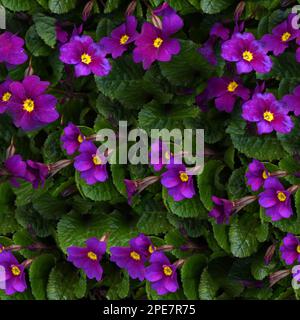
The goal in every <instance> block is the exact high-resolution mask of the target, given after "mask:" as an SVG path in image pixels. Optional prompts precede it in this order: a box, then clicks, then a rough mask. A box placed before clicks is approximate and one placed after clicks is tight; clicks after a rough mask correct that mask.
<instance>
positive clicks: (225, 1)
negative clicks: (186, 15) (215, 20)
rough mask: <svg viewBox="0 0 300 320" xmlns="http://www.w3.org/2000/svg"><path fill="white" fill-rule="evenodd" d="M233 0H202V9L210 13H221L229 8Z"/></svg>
mask: <svg viewBox="0 0 300 320" xmlns="http://www.w3.org/2000/svg"><path fill="white" fill-rule="evenodd" d="M232 3H233V0H201V2H200V4H201V9H202V10H203V11H204V12H205V13H208V14H215V13H219V12H221V11H223V10H225V9H227V8H228V7H229V6H230V5H231V4H232Z"/></svg>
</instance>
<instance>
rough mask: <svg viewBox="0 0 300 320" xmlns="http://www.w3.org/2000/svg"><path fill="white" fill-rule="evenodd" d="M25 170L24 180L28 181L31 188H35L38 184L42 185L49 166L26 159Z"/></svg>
mask: <svg viewBox="0 0 300 320" xmlns="http://www.w3.org/2000/svg"><path fill="white" fill-rule="evenodd" d="M26 164H27V171H26V175H25V180H27V181H28V182H30V183H31V184H32V186H33V188H35V189H37V188H38V187H39V186H44V184H45V181H46V178H47V177H48V174H49V168H48V166H47V165H46V164H44V163H40V162H35V161H32V160H27V161H26Z"/></svg>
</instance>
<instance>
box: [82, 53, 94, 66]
mask: <svg viewBox="0 0 300 320" xmlns="http://www.w3.org/2000/svg"><path fill="white" fill-rule="evenodd" d="M81 62H82V63H85V64H90V63H91V62H92V57H91V56H90V55H89V54H87V53H84V54H83V55H81Z"/></svg>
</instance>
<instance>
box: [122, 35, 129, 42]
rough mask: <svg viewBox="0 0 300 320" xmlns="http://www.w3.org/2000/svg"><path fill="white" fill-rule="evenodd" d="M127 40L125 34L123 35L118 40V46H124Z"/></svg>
mask: <svg viewBox="0 0 300 320" xmlns="http://www.w3.org/2000/svg"><path fill="white" fill-rule="evenodd" d="M128 40H129V37H128V35H127V34H124V35H123V36H122V37H121V39H120V44H126V42H127V41H128Z"/></svg>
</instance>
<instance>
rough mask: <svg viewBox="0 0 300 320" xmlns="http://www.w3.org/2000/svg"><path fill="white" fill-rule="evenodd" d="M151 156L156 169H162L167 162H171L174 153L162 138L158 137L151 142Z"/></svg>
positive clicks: (151, 162) (151, 161)
mask: <svg viewBox="0 0 300 320" xmlns="http://www.w3.org/2000/svg"><path fill="white" fill-rule="evenodd" d="M149 157H150V164H151V165H152V166H153V169H154V171H161V170H162V169H163V168H164V166H165V165H166V164H169V163H170V160H171V159H172V158H173V155H172V153H171V152H170V150H169V148H168V146H167V145H166V144H165V143H164V142H163V141H161V140H160V139H157V140H155V141H154V142H153V143H152V144H151V151H150V152H149Z"/></svg>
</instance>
